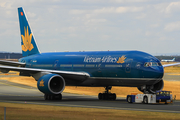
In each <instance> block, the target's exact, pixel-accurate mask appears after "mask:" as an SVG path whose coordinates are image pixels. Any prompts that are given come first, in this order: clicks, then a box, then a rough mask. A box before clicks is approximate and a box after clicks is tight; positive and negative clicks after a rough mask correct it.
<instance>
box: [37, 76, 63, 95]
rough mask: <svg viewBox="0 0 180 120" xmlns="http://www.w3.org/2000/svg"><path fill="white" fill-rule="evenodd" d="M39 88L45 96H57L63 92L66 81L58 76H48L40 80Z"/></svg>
mask: <svg viewBox="0 0 180 120" xmlns="http://www.w3.org/2000/svg"><path fill="white" fill-rule="evenodd" d="M37 87H38V89H39V90H40V91H41V92H43V93H44V94H49V95H57V94H61V93H62V92H63V90H64V88H65V80H64V78H63V77H62V76H60V75H57V74H46V75H43V76H42V77H41V78H39V80H38V82H37Z"/></svg>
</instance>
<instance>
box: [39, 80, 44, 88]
mask: <svg viewBox="0 0 180 120" xmlns="http://www.w3.org/2000/svg"><path fill="white" fill-rule="evenodd" d="M39 86H41V87H44V81H43V79H42V80H41V81H40V83H39Z"/></svg>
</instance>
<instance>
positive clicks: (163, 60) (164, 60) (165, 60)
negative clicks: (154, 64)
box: [161, 58, 175, 62]
mask: <svg viewBox="0 0 180 120" xmlns="http://www.w3.org/2000/svg"><path fill="white" fill-rule="evenodd" d="M174 61H175V58H173V59H172V60H167V59H162V60H161V62H174Z"/></svg>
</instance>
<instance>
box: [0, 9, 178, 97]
mask: <svg viewBox="0 0 180 120" xmlns="http://www.w3.org/2000/svg"><path fill="white" fill-rule="evenodd" d="M18 16H19V25H20V34H21V48H22V56H23V57H22V58H20V59H19V62H12V61H5V60H1V61H0V64H1V66H0V71H1V72H3V73H8V72H9V71H18V72H19V73H20V74H19V75H20V76H32V77H33V78H34V79H35V80H36V81H37V88H38V89H39V90H40V91H41V92H42V93H43V94H44V99H45V100H62V92H63V90H64V88H65V87H66V86H86V87H104V88H105V91H104V92H103V93H99V94H98V99H99V100H116V94H115V93H111V92H110V91H109V90H111V88H112V86H126V87H137V88H138V90H139V91H141V92H143V93H155V92H156V91H159V90H162V89H163V86H164V82H163V75H164V67H168V66H174V65H179V64H180V63H174V64H166V65H162V64H161V62H160V61H159V60H158V59H157V58H156V57H154V56H152V55H150V54H148V53H145V52H141V51H88V52H55V53H41V52H40V51H39V48H38V46H37V44H36V41H35V39H34V36H33V34H32V31H31V29H30V26H29V24H28V21H27V19H26V15H25V12H24V11H23V9H22V7H20V8H18Z"/></svg>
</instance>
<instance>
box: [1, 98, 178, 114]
mask: <svg viewBox="0 0 180 120" xmlns="http://www.w3.org/2000/svg"><path fill="white" fill-rule="evenodd" d="M0 102H6V103H20V104H36V105H49V106H65V107H79V108H98V109H116V110H130V111H149V112H165V113H180V111H171V110H153V109H135V108H117V107H103V106H87V105H69V104H54V103H49V104H48V103H38V102H26V101H24V102H19V101H3V100H0Z"/></svg>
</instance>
